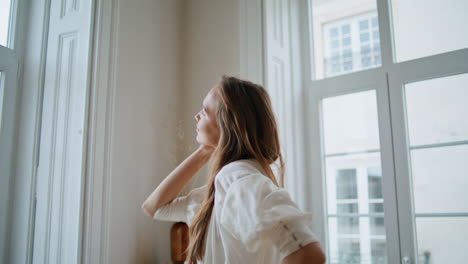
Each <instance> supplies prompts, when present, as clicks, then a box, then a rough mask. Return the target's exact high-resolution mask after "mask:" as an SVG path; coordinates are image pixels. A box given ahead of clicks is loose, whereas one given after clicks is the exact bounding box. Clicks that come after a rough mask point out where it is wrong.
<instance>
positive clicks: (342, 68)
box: [322, 12, 381, 77]
mask: <svg viewBox="0 0 468 264" xmlns="http://www.w3.org/2000/svg"><path fill="white" fill-rule="evenodd" d="M322 27H323V32H324V34H325V35H324V39H325V43H326V47H327V52H326V53H327V56H326V57H325V58H324V62H323V65H324V72H325V73H326V75H325V77H330V76H334V75H338V74H343V73H348V72H353V71H360V70H363V69H366V68H371V67H378V66H380V65H381V59H380V38H379V25H378V21H377V14H376V12H371V13H368V14H365V15H355V16H352V17H351V18H346V19H341V20H338V21H335V22H330V23H325V24H323V26H322Z"/></svg>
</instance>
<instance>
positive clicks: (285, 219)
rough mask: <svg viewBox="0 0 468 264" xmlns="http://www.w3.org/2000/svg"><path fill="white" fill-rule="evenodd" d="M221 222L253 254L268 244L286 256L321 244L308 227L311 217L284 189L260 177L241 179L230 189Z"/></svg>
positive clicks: (252, 176)
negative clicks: (305, 247) (316, 243)
mask: <svg viewBox="0 0 468 264" xmlns="http://www.w3.org/2000/svg"><path fill="white" fill-rule="evenodd" d="M220 221H221V224H222V225H223V226H224V227H225V228H226V230H228V232H230V233H231V234H232V235H233V236H234V237H235V238H237V239H239V240H241V241H242V242H243V243H244V244H245V245H246V247H247V248H248V249H249V250H251V251H257V250H258V248H259V247H260V246H262V244H263V245H264V244H265V242H267V243H271V244H273V245H274V246H275V247H276V248H277V249H278V250H279V252H280V255H281V256H282V257H286V256H288V255H290V254H291V253H293V252H294V251H296V250H298V249H299V248H301V247H303V246H305V245H307V244H309V243H311V242H316V241H318V240H317V238H316V236H315V235H314V234H313V233H312V231H311V229H310V227H309V225H310V224H311V221H312V215H311V214H310V213H305V212H303V211H301V210H300V209H299V208H298V207H297V205H296V204H295V203H294V202H293V201H292V199H291V197H290V195H289V193H288V192H287V191H286V190H285V189H283V188H279V187H277V186H276V185H274V184H273V182H272V181H271V180H270V179H268V178H267V177H266V176H264V175H261V174H252V175H248V176H245V177H242V178H240V179H238V180H236V181H235V182H233V183H232V184H231V185H230V186H229V189H228V191H227V192H226V196H225V199H224V202H223V208H222V210H221V216H220Z"/></svg>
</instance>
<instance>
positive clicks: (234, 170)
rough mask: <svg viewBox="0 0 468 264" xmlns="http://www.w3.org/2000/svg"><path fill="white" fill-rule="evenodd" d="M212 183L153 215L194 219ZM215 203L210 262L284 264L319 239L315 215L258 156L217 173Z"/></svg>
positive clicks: (209, 237)
mask: <svg viewBox="0 0 468 264" xmlns="http://www.w3.org/2000/svg"><path fill="white" fill-rule="evenodd" d="M206 190H207V185H204V186H202V187H199V188H196V189H193V190H192V191H190V193H189V194H187V195H186V196H180V197H177V198H176V199H174V200H173V201H172V202H170V203H168V204H166V205H164V206H163V207H161V208H159V209H158V210H157V211H156V213H155V214H154V216H153V218H154V219H157V220H163V221H174V222H178V221H180V222H185V223H187V224H188V225H190V223H191V222H192V219H193V217H194V216H195V214H196V212H197V210H198V209H199V207H200V205H201V203H202V201H203V198H204V196H205V192H206ZM215 190H216V191H215V204H214V208H213V213H212V214H211V220H210V224H209V228H208V233H207V237H206V252H205V257H204V259H203V262H199V263H205V264H220V263H225V264H227V263H256V264H257V263H258V264H261V263H268V264H275V263H281V261H282V260H283V258H284V257H286V256H288V255H290V254H291V253H293V252H294V251H296V250H298V249H299V248H301V247H303V246H305V245H307V244H309V243H311V242H316V241H318V240H317V238H316V236H315V235H314V234H313V233H312V231H311V229H310V225H311V214H310V213H304V212H302V211H301V210H300V209H299V208H298V207H297V205H296V204H295V203H294V202H293V201H292V200H291V198H290V196H289V193H288V192H287V191H286V190H285V189H283V188H279V187H277V186H276V185H274V184H273V182H272V181H271V180H270V179H269V178H268V177H267V176H266V174H265V172H264V170H263V169H262V168H261V166H260V164H259V163H258V162H257V161H256V160H255V159H248V160H247V159H244V160H237V161H234V162H231V163H229V164H227V165H225V166H224V167H223V168H222V169H221V170H220V171H219V172H218V174H217V175H216V179H215Z"/></svg>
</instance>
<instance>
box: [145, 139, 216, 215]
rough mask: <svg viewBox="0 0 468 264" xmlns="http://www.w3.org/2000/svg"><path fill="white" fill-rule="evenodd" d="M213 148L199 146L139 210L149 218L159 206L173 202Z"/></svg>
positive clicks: (203, 163) (207, 158)
mask: <svg viewBox="0 0 468 264" xmlns="http://www.w3.org/2000/svg"><path fill="white" fill-rule="evenodd" d="M213 150H214V148H213V147H211V146H207V145H200V146H199V147H198V148H197V149H196V150H195V151H194V152H193V153H192V154H191V155H190V156H189V157H187V158H186V159H185V160H184V161H182V163H181V164H179V165H178V166H177V167H176V168H175V169H174V170H173V171H172V172H171V173H170V174H169V175H168V176H167V177H166V178H165V179H164V180H163V181H162V182H161V183H160V184H159V186H158V187H156V189H155V190H154V191H153V192H152V193H151V194H150V195H149V197H148V198H147V199H146V200H145V201H144V202H143V204H142V205H141V208H142V210H143V212H144V213H145V214H147V215H149V216H153V215H154V213H155V212H156V210H158V209H159V208H160V207H161V206H163V205H165V204H167V203H169V202H171V201H172V200H174V199H175V198H176V197H177V195H178V194H179V193H180V192H181V191H182V189H183V188H184V187H185V185H186V184H187V183H188V182H189V181H190V179H191V178H192V177H193V176H194V175H195V174H196V173H197V172H198V171H199V170H200V169H201V168H202V167H203V166H205V164H206V163H208V161H209V160H210V158H211V155H212V153H213Z"/></svg>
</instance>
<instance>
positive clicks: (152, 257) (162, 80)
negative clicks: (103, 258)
mask: <svg viewBox="0 0 468 264" xmlns="http://www.w3.org/2000/svg"><path fill="white" fill-rule="evenodd" d="M119 5H120V6H119V9H118V10H120V12H119V17H118V29H117V31H118V38H117V39H118V40H117V43H116V45H117V54H118V57H117V59H116V82H115V85H116V86H115V94H114V112H113V117H114V120H113V128H112V131H113V132H112V133H113V135H112V147H111V149H112V165H111V170H112V172H111V179H110V186H109V188H110V197H109V198H110V199H109V200H110V202H109V203H110V210H109V222H108V225H109V237H108V262H109V263H168V261H169V260H170V239H169V230H170V227H171V226H172V223H164V222H157V221H153V220H152V219H151V218H149V217H148V216H146V215H144V214H143V213H142V211H141V209H140V206H141V203H142V202H143V201H144V199H146V197H147V196H148V195H149V194H150V193H151V191H152V190H153V189H154V188H155V187H156V186H157V185H158V184H159V183H160V182H161V181H162V180H163V179H164V178H165V177H166V176H167V175H168V174H169V173H170V172H171V170H172V169H173V168H174V167H175V166H176V165H177V164H178V163H179V162H180V161H182V159H183V158H185V157H186V156H187V155H188V154H189V153H191V151H193V150H194V149H195V148H196V146H197V143H196V141H195V133H194V132H195V130H194V128H195V119H194V115H195V113H196V112H198V109H199V107H200V106H201V102H202V100H203V98H204V96H205V94H206V93H207V92H208V90H209V89H210V88H211V86H212V85H213V84H214V83H215V82H216V81H217V80H218V79H219V77H220V75H221V74H222V73H229V74H238V73H239V26H238V25H239V19H238V1H237V0H235V1H216V0H203V1H200V0H198V1H195V0H185V1H184V0H171V1H168V0H159V1H155V0H139V1H120V3H119ZM182 135H183V136H182ZM199 175H204V172H202V173H200V174H199ZM197 179H200V177H198V178H197ZM195 185H197V184H195ZM195 185H193V184H189V186H188V187H190V188H193V187H195Z"/></svg>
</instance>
